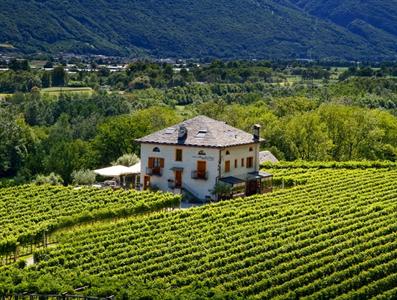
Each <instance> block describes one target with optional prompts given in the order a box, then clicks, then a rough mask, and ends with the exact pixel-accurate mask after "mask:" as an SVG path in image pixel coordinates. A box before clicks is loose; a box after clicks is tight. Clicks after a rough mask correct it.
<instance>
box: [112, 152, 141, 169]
mask: <svg viewBox="0 0 397 300" xmlns="http://www.w3.org/2000/svg"><path fill="white" fill-rule="evenodd" d="M139 161H140V159H139V157H138V156H136V154H124V155H123V156H120V157H119V158H118V159H117V160H116V161H115V162H113V163H112V164H113V165H122V166H126V167H131V166H133V165H135V164H137V163H139Z"/></svg>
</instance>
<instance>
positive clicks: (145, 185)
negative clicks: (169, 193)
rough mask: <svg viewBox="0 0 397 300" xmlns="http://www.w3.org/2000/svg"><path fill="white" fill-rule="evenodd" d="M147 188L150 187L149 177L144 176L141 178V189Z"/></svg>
mask: <svg viewBox="0 0 397 300" xmlns="http://www.w3.org/2000/svg"><path fill="white" fill-rule="evenodd" d="M149 186H150V176H147V175H146V176H145V177H144V178H143V189H144V190H147V189H148V187H149Z"/></svg>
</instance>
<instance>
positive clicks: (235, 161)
mask: <svg viewBox="0 0 397 300" xmlns="http://www.w3.org/2000/svg"><path fill="white" fill-rule="evenodd" d="M234 168H235V169H237V168H238V160H237V159H235V160H234Z"/></svg>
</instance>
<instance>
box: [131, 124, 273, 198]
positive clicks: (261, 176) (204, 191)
mask: <svg viewBox="0 0 397 300" xmlns="http://www.w3.org/2000/svg"><path fill="white" fill-rule="evenodd" d="M137 141H138V142H139V143H140V144H141V186H142V188H143V189H148V188H157V189H160V190H162V191H169V192H174V193H183V192H185V193H189V194H191V195H193V196H194V197H195V198H197V199H200V200H206V199H207V200H208V199H215V198H216V196H215V195H214V193H213V190H214V187H215V186H216V184H217V183H224V184H225V185H228V186H230V189H231V191H232V194H231V196H244V195H252V194H257V193H262V192H265V191H268V190H269V189H271V175H270V174H267V173H265V172H261V171H259V146H260V142H261V139H260V126H259V125H255V126H254V128H253V133H252V134H251V133H247V132H244V131H242V130H240V129H237V128H234V127H232V126H230V125H228V124H226V123H225V122H221V121H216V120H213V119H211V118H208V117H205V116H198V117H195V118H193V119H190V120H187V121H184V122H182V123H180V124H177V125H174V126H171V127H169V128H166V129H163V130H160V131H158V132H155V133H153V134H150V135H148V136H145V137H143V138H141V139H138V140H137Z"/></svg>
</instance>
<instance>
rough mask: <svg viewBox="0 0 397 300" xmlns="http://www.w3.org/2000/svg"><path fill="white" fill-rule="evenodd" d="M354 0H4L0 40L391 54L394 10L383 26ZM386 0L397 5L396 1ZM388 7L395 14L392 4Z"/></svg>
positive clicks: (213, 51) (69, 48)
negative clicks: (353, 10) (353, 11)
mask: <svg viewBox="0 0 397 300" xmlns="http://www.w3.org/2000/svg"><path fill="white" fill-rule="evenodd" d="M321 2H322V4H321ZM346 2H348V3H346ZM358 2H360V1H358V0H350V1H340V0H332V1H330V0H327V1H325V2H324V1H320V0H240V1H237V0H229V1H227V0H219V1H216V2H214V1H209V0H200V1H192V0H174V1H171V0H164V1H159V0H146V1H144V0H97V1H93V0H64V1H61V2H58V1H55V0H45V1H35V0H31V1H29V0H16V1H13V2H12V3H9V2H8V1H5V0H0V28H3V29H2V30H1V31H0V44H11V45H13V46H15V47H16V48H17V49H18V50H19V51H20V52H23V53H37V52H49V53H59V52H71V53H76V54H105V55H119V56H142V55H149V56H154V57H185V58H189V57H192V58H200V57H218V58H280V59H285V58H313V59H338V58H343V59H350V60H354V59H361V60H362V59H369V60H384V59H393V58H396V57H397V47H396V46H395V45H397V29H396V30H394V28H393V26H392V25H393V24H396V25H397V8H396V18H395V20H394V18H393V19H392V20H391V21H384V24H385V25H384V26H383V27H382V26H378V25H377V24H379V21H377V20H378V19H379V17H378V18H376V17H373V16H372V17H371V16H368V17H364V16H363V14H364V13H367V14H368V15H370V14H369V12H371V11H372V10H371V9H370V8H371V7H370V5H372V6H375V2H376V1H374V0H369V2H370V5H369V4H365V5H364V6H365V7H366V9H365V10H364V12H361V13H360V12H357V13H356V14H355V15H352V14H350V15H348V14H347V13H346V12H347V11H348V10H349V9H351V8H352V7H354V3H358ZM383 2H385V1H382V3H383ZM392 2H396V4H397V0H392ZM334 6H335V7H334ZM378 6H379V5H378ZM389 6H390V5H389V4H388V3H386V2H385V4H384V8H378V9H377V11H379V13H384V12H385V11H386V10H387V9H388V8H389ZM396 7H397V5H396ZM332 8H333V9H332ZM391 11H392V12H394V8H393V9H392V10H391ZM341 19H345V20H346V22H345V23H343V22H342V21H340V20H341ZM382 24H383V23H382ZM396 28H397V26H396ZM0 51H1V50H0Z"/></svg>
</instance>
